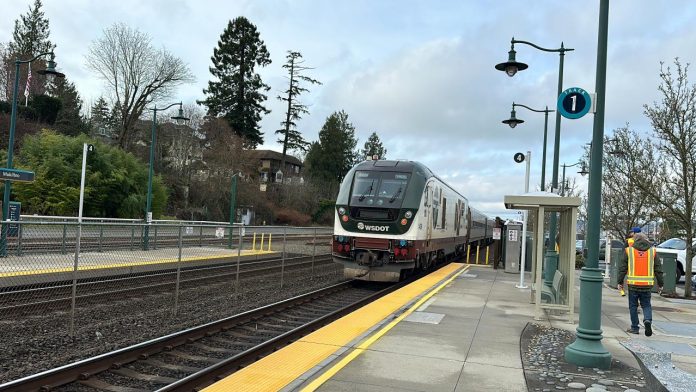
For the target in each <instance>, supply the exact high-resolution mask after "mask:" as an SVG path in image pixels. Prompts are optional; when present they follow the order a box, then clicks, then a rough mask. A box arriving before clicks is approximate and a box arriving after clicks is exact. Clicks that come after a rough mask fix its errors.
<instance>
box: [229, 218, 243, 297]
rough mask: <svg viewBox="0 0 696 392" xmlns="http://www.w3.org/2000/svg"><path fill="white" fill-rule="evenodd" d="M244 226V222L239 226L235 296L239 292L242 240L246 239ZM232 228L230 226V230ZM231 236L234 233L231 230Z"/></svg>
mask: <svg viewBox="0 0 696 392" xmlns="http://www.w3.org/2000/svg"><path fill="white" fill-rule="evenodd" d="M243 228H244V224H242V226H241V227H240V228H239V247H238V248H237V273H236V275H235V277H234V294H235V297H236V296H237V293H238V292H239V263H240V259H241V258H242V241H243V240H244V233H242V229H243ZM231 230H232V228H230V231H231ZM230 238H232V233H231V232H230Z"/></svg>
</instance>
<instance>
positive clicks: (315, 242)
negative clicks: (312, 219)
mask: <svg viewBox="0 0 696 392" xmlns="http://www.w3.org/2000/svg"><path fill="white" fill-rule="evenodd" d="M316 254H317V228H316V227H315V228H314V240H313V241H312V274H314V257H315V256H316Z"/></svg>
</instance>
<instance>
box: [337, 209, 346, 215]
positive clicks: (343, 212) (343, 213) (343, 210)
mask: <svg viewBox="0 0 696 392" xmlns="http://www.w3.org/2000/svg"><path fill="white" fill-rule="evenodd" d="M338 213H339V214H341V215H345V213H346V209H345V208H343V207H338Z"/></svg>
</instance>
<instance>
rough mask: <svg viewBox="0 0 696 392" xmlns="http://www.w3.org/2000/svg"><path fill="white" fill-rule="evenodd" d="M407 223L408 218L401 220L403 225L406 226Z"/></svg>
mask: <svg viewBox="0 0 696 392" xmlns="http://www.w3.org/2000/svg"><path fill="white" fill-rule="evenodd" d="M407 223H408V220H407V219H406V218H404V219H402V220H401V225H402V226H406V224H407Z"/></svg>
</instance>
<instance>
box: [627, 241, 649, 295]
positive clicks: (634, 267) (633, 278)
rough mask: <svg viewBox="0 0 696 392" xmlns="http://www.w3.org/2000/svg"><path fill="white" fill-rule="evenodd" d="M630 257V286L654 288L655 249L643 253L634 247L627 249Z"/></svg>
mask: <svg viewBox="0 0 696 392" xmlns="http://www.w3.org/2000/svg"><path fill="white" fill-rule="evenodd" d="M626 255H627V256H628V275H627V276H626V280H627V282H628V284H630V285H634V286H652V285H653V284H654V283H655V270H654V267H655V266H654V263H655V248H650V249H648V250H646V251H641V250H638V249H635V248H633V247H630V248H626Z"/></svg>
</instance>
